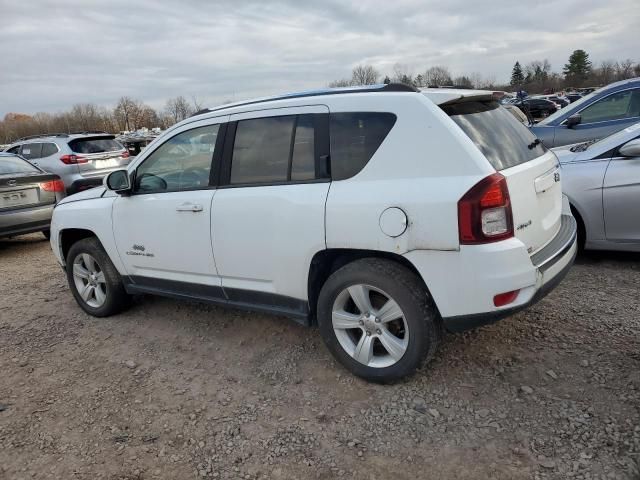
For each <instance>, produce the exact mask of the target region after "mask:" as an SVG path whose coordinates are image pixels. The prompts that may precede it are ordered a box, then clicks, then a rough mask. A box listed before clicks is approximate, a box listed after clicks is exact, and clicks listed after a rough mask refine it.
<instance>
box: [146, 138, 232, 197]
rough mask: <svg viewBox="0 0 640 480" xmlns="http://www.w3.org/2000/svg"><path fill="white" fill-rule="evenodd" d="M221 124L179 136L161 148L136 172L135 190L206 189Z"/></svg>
mask: <svg viewBox="0 0 640 480" xmlns="http://www.w3.org/2000/svg"><path fill="white" fill-rule="evenodd" d="M219 128H220V125H207V126H206V127H199V128H194V129H193V130H188V131H186V132H182V133H179V134H178V135H176V136H174V137H171V138H170V139H169V140H167V141H166V142H164V143H163V144H162V145H160V146H159V147H158V148H157V149H156V150H155V151H154V152H153V153H152V154H151V155H150V156H149V157H148V158H147V159H146V160H145V161H144V163H142V165H140V166H139V167H138V169H137V171H136V179H135V191H136V192H139V193H150V192H166V191H179V190H193V189H201V188H207V187H208V186H209V175H210V173H211V163H212V160H213V153H214V150H215V147H216V140H217V137H218V129H219Z"/></svg>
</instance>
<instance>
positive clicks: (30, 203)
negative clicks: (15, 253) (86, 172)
mask: <svg viewBox="0 0 640 480" xmlns="http://www.w3.org/2000/svg"><path fill="white" fill-rule="evenodd" d="M63 197H64V185H63V184H62V181H61V180H60V177H58V176H57V175H55V174H52V173H46V172H44V171H42V170H41V169H39V168H38V167H36V166H33V165H31V164H30V163H29V162H27V161H26V160H25V159H24V158H22V157H20V156H18V155H14V154H10V153H3V152H0V238H3V237H12V236H14V235H22V234H25V233H32V232H42V233H43V234H44V236H45V237H47V238H49V226H50V225H51V216H52V215H53V207H54V205H55V204H56V203H57V202H59V201H60V200H62V198H63Z"/></svg>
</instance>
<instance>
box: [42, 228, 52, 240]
mask: <svg viewBox="0 0 640 480" xmlns="http://www.w3.org/2000/svg"><path fill="white" fill-rule="evenodd" d="M42 235H44V238H46V239H47V240H51V230H49V229H47V230H42Z"/></svg>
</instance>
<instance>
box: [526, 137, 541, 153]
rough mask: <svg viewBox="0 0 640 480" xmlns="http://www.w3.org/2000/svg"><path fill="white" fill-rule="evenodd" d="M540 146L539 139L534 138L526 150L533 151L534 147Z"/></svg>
mask: <svg viewBox="0 0 640 480" xmlns="http://www.w3.org/2000/svg"><path fill="white" fill-rule="evenodd" d="M538 145H540V139H539V138H536V139H535V140H534V141H533V142H531V143H530V144H529V145H527V148H528V149H529V150H533V149H534V148H536V146H538Z"/></svg>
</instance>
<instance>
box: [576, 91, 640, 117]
mask: <svg viewBox="0 0 640 480" xmlns="http://www.w3.org/2000/svg"><path fill="white" fill-rule="evenodd" d="M639 115H640V89H636V90H626V91H624V92H618V93H614V94H613V95H609V96H608V97H605V98H603V99H602V100H598V101H597V102H596V103H594V104H593V105H589V106H588V107H587V108H585V109H584V110H582V111H581V112H580V116H581V118H582V122H581V123H594V122H605V121H608V120H620V119H624V118H630V117H637V116H639Z"/></svg>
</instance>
